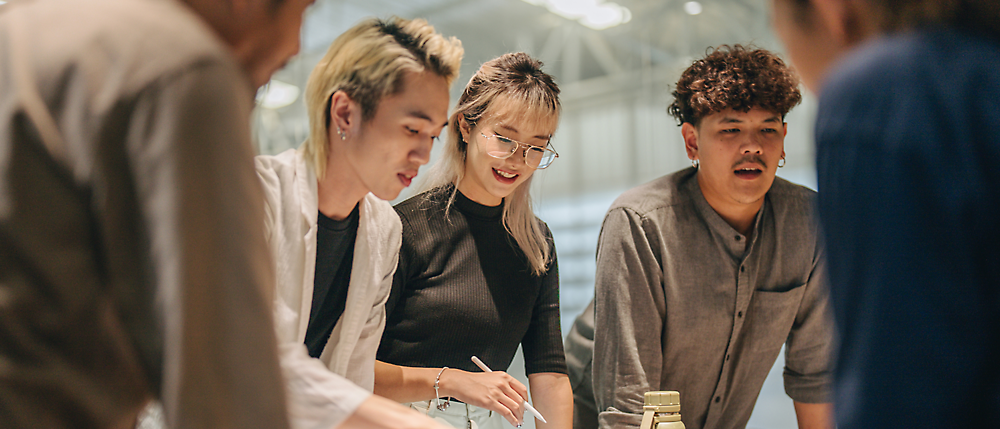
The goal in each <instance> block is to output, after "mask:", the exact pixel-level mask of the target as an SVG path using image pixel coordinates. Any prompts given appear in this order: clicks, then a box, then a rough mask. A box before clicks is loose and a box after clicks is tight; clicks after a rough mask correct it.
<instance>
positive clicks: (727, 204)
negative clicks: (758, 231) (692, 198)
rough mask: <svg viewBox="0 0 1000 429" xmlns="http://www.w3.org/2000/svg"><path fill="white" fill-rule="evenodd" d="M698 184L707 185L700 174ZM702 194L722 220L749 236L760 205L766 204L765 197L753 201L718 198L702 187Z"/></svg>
mask: <svg viewBox="0 0 1000 429" xmlns="http://www.w3.org/2000/svg"><path fill="white" fill-rule="evenodd" d="M698 184H699V186H701V187H704V186H705V183H704V182H702V181H701V177H700V176H698ZM701 194H702V195H703V196H704V197H705V201H708V205H709V206H711V207H712V210H715V212H716V213H718V214H719V216H720V217H722V220H724V221H726V223H728V224H729V226H731V227H733V229H735V230H736V231H737V232H739V233H740V234H743V235H744V236H749V235H750V233H751V232H753V226H754V220H756V219H757V212H758V211H760V207H761V206H763V205H764V198H761V199H759V200H757V201H754V202H752V203H739V202H736V201H732V200H727V199H725V198H724V197H723V198H717V197H716V196H715V195H713V194H712V193H711V192H705V191H704V189H702V191H701Z"/></svg>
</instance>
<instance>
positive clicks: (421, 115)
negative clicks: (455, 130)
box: [406, 110, 448, 127]
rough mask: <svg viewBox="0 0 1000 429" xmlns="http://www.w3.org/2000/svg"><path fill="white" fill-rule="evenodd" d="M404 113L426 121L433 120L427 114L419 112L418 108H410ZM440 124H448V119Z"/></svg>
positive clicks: (431, 121) (432, 121)
mask: <svg viewBox="0 0 1000 429" xmlns="http://www.w3.org/2000/svg"><path fill="white" fill-rule="evenodd" d="M406 115H407V116H409V117H412V118H417V119H423V120H425V121H427V122H430V123H434V120H433V119H431V117H430V116H429V115H427V114H426V113H424V112H421V111H419V110H411V111H409V112H408V113H407V114H406ZM441 126H442V127H447V126H448V121H444V124H442V125H441Z"/></svg>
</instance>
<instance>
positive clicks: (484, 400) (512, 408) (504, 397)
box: [438, 368, 528, 426]
mask: <svg viewBox="0 0 1000 429" xmlns="http://www.w3.org/2000/svg"><path fill="white" fill-rule="evenodd" d="M438 386H439V388H440V390H441V396H450V397H452V398H455V399H457V400H459V401H462V402H465V403H466V404H469V405H475V406H477V407H480V408H485V409H488V410H491V411H493V412H496V413H500V415H501V416H503V418H505V419H507V421H508V422H510V424H511V425H514V426H520V424H521V422H522V421H523V420H524V399H525V398H527V397H528V389H527V388H526V387H524V384H521V382H520V381H517V379H515V378H514V377H511V376H510V374H507V373H506V372H503V371H493V372H475V373H473V372H467V371H462V370H460V369H453V368H448V369H446V370H445V371H444V372H443V373H442V374H441V381H440V383H439V384H438Z"/></svg>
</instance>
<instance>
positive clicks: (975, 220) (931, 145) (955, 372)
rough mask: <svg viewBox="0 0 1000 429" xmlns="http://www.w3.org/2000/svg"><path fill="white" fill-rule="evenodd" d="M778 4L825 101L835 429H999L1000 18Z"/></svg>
mask: <svg viewBox="0 0 1000 429" xmlns="http://www.w3.org/2000/svg"><path fill="white" fill-rule="evenodd" d="M772 4H773V7H774V23H775V27H776V29H777V33H778V34H779V35H780V36H781V37H782V39H784V40H785V43H786V46H787V48H788V51H789V54H790V56H791V59H792V61H794V64H795V66H796V68H797V69H798V70H799V71H800V73H801V74H802V77H803V80H804V81H805V83H806V84H807V86H809V87H810V88H811V89H812V90H813V91H815V92H816V93H817V94H818V95H819V98H820V106H819V111H818V116H817V121H816V145H817V147H816V162H817V173H818V177H819V182H818V185H819V189H820V194H819V213H820V216H821V219H822V222H823V231H824V238H825V241H826V245H827V250H828V261H829V273H830V274H829V275H830V288H831V291H832V292H831V294H832V295H831V296H832V304H833V305H832V306H833V309H834V316H835V320H836V323H837V330H838V332H839V335H840V341H839V344H840V346H839V348H838V350H837V352H836V370H835V373H834V403H835V404H836V419H837V425H838V427H840V428H847V429H852V428H868V427H872V428H924V427H935V428H937V427H954V428H971V427H996V426H997V424H998V423H997V422H998V421H1000V366H998V365H997V363H998V362H1000V247H998V246H997V243H998V242H1000V224H998V223H997V221H996V219H997V213H1000V191H997V184H998V183H1000V137H998V134H997V130H998V129H1000V3H998V2H996V1H995V0H990V1H986V0H964V1H962V0H895V1H875V0H774V1H773V3H772Z"/></svg>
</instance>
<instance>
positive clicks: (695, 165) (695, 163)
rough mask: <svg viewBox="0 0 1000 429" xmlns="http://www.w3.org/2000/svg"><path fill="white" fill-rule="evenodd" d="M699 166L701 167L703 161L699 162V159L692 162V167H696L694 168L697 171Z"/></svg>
mask: <svg viewBox="0 0 1000 429" xmlns="http://www.w3.org/2000/svg"><path fill="white" fill-rule="evenodd" d="M699 165H701V161H698V160H697V159H692V160H691V166H692V167H694V168H696V169H697V168H698V166H699Z"/></svg>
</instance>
